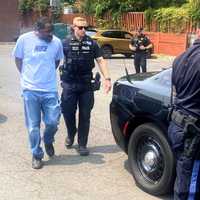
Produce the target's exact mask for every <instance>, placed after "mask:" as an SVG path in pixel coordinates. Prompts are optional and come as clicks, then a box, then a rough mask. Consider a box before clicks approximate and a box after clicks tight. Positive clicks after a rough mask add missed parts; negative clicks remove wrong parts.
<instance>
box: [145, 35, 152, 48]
mask: <svg viewBox="0 0 200 200" xmlns="http://www.w3.org/2000/svg"><path fill="white" fill-rule="evenodd" d="M146 41H147V45H146V46H145V49H151V48H152V47H153V45H152V43H151V41H150V39H149V38H148V37H146Z"/></svg>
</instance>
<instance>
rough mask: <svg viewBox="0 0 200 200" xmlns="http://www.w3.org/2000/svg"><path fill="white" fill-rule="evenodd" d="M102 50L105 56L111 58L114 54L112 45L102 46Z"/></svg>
mask: <svg viewBox="0 0 200 200" xmlns="http://www.w3.org/2000/svg"><path fill="white" fill-rule="evenodd" d="M101 50H102V53H103V57H104V58H111V56H112V47H111V46H103V47H102V48H101Z"/></svg>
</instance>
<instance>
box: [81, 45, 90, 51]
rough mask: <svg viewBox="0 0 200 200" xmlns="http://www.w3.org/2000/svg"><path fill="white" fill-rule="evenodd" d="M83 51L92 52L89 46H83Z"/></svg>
mask: <svg viewBox="0 0 200 200" xmlns="http://www.w3.org/2000/svg"><path fill="white" fill-rule="evenodd" d="M82 50H90V47H89V46H82Z"/></svg>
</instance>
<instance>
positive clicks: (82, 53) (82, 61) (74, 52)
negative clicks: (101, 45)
mask: <svg viewBox="0 0 200 200" xmlns="http://www.w3.org/2000/svg"><path fill="white" fill-rule="evenodd" d="M93 46H94V45H93V40H92V39H91V38H90V37H88V36H85V37H84V38H83V40H82V41H78V40H77V39H76V38H75V37H72V38H68V39H66V40H65V41H64V43H63V48H64V54H65V65H64V69H63V72H62V75H61V80H62V81H64V82H88V83H89V82H91V79H92V69H93V68H94V66H95V63H94V50H93V48H94V47H93Z"/></svg>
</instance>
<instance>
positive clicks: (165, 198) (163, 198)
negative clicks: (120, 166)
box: [124, 160, 173, 200]
mask: <svg viewBox="0 0 200 200" xmlns="http://www.w3.org/2000/svg"><path fill="white" fill-rule="evenodd" d="M124 168H125V169H126V170H127V172H128V173H130V174H131V171H130V167H129V163H128V160H125V161H124ZM131 176H132V174H131ZM150 195H151V194H150ZM152 196H153V195H152ZM157 197H158V198H160V199H161V200H172V199H173V198H172V195H171V194H168V195H162V196H157Z"/></svg>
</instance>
